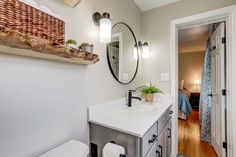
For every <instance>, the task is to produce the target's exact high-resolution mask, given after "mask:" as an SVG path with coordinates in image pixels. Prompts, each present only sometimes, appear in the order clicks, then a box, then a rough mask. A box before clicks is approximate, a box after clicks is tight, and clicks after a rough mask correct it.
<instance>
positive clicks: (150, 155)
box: [146, 141, 159, 157]
mask: <svg viewBox="0 0 236 157" xmlns="http://www.w3.org/2000/svg"><path fill="white" fill-rule="evenodd" d="M146 157H159V156H158V154H157V141H156V143H155V144H154V145H153V146H152V148H151V150H150V151H149V153H148V154H147V155H146Z"/></svg>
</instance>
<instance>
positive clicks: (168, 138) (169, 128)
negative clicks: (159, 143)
mask: <svg viewBox="0 0 236 157" xmlns="http://www.w3.org/2000/svg"><path fill="white" fill-rule="evenodd" d="M171 131H172V119H170V120H169V122H168V124H167V128H166V130H165V132H166V139H165V140H166V157H170V156H171V149H172V146H171V145H172V132H171Z"/></svg>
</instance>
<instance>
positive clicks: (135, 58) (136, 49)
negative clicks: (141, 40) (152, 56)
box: [134, 45, 139, 60]
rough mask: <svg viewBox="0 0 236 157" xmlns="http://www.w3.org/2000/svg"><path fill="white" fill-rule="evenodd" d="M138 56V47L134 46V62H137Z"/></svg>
mask: <svg viewBox="0 0 236 157" xmlns="http://www.w3.org/2000/svg"><path fill="white" fill-rule="evenodd" d="M138 55H139V53H138V47H137V45H135V46H134V60H137V59H138Z"/></svg>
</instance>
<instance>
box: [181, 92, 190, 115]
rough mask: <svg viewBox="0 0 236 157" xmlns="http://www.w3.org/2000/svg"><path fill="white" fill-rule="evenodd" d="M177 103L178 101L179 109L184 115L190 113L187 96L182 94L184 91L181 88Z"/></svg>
mask: <svg viewBox="0 0 236 157" xmlns="http://www.w3.org/2000/svg"><path fill="white" fill-rule="evenodd" d="M178 103H179V110H180V111H182V112H184V113H185V114H186V116H189V115H190V113H191V112H192V107H191V104H190V103H189V101H188V99H187V97H186V96H185V95H184V93H183V92H182V91H181V90H179V99H178Z"/></svg>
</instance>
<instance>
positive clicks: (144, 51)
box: [134, 41, 150, 59]
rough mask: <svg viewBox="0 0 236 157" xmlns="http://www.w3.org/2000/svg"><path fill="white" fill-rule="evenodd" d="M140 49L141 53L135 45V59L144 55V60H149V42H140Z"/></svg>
mask: <svg viewBox="0 0 236 157" xmlns="http://www.w3.org/2000/svg"><path fill="white" fill-rule="evenodd" d="M138 49H139V50H141V52H138V51H137V45H135V46H134V59H136V58H137V56H138V55H139V54H140V53H142V59H148V58H149V57H150V51H149V45H148V43H147V42H144V43H142V42H141V41H139V42H138Z"/></svg>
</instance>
